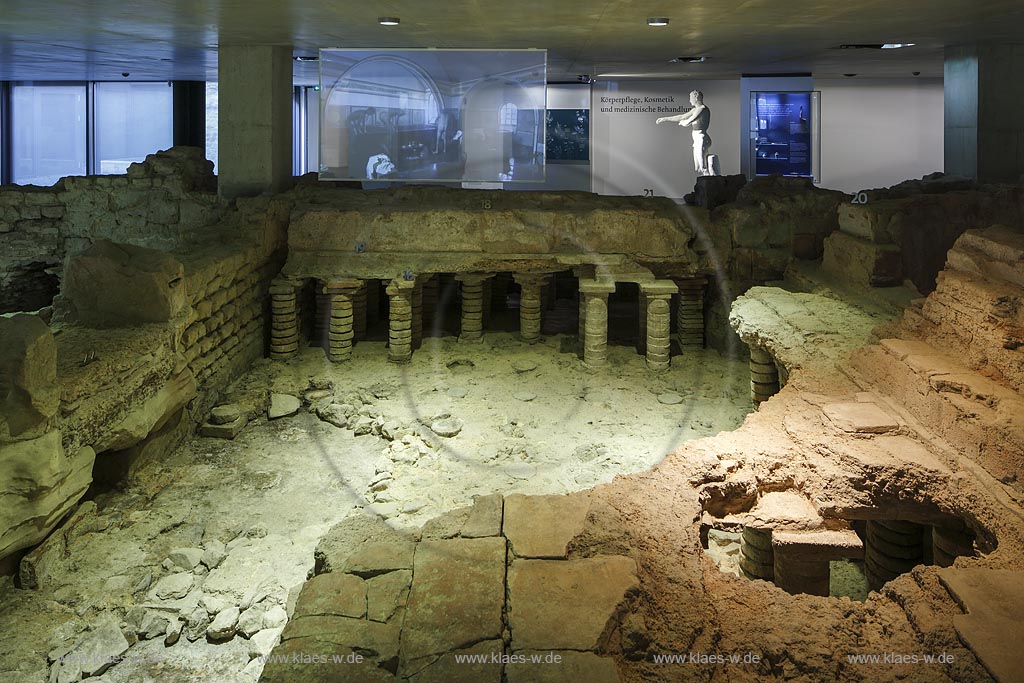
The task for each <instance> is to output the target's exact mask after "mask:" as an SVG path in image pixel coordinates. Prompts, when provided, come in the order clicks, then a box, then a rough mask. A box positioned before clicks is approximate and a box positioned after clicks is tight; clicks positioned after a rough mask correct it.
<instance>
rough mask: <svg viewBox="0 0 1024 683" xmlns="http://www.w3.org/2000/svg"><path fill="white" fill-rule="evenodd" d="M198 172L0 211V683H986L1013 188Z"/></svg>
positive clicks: (2, 196) (996, 653)
mask: <svg viewBox="0 0 1024 683" xmlns="http://www.w3.org/2000/svg"><path fill="white" fill-rule="evenodd" d="M216 182H217V181H216V179H215V178H214V176H213V175H212V173H211V164H209V163H208V162H206V161H205V160H204V159H203V157H202V155H201V153H200V152H199V151H198V150H196V149H193V148H187V147H176V148H173V149H170V150H168V151H165V152H160V153H157V154H153V155H150V156H149V157H147V158H146V160H145V161H144V162H141V163H136V164H133V165H132V166H131V167H130V168H129V169H128V172H127V174H126V175H122V176H109V177H94V176H90V177H69V178H65V179H63V180H62V181H60V182H59V183H57V184H56V185H55V186H53V187H49V188H39V187H20V186H6V187H3V188H2V189H0V207H2V213H0V220H2V221H3V223H2V225H3V234H2V235H0V237H2V238H3V240H4V242H3V244H5V245H6V247H5V251H4V253H3V256H2V258H3V267H4V271H3V277H2V279H0V284H2V287H0V293H2V297H0V300H2V302H3V306H4V308H5V309H6V312H5V313H4V315H3V317H0V335H2V339H3V342H2V344H0V357H2V362H0V370H2V375H0V377H2V382H0V387H2V395H0V399H2V402H3V412H2V421H0V467H2V470H0V471H2V472H3V476H2V479H0V485H2V487H3V488H2V500H3V506H2V508H0V521H2V524H0V556H2V558H3V564H4V569H5V574H6V577H7V578H6V579H5V580H4V581H3V583H2V588H0V616H2V623H3V624H4V637H3V639H2V640H0V672H2V673H3V679H4V680H10V681H18V682H25V683H29V682H31V683H35V682H37V681H38V682H40V683H42V682H46V681H62V682H63V681H78V680H95V681H97V682H100V681H104V682H121V681H124V682H127V681H132V682H134V681H194V680H204V681H206V680H209V681H239V682H241V681H249V682H255V681H263V682H265V683H283V682H286V681H303V682H306V681H346V682H347V681H352V682H363V681H367V682H376V681H409V682H411V683H426V682H434V681H472V682H474V683H475V682H494V683H501V682H508V683H515V682H527V681H539V682H546V681H595V682H600V683H605V682H607V683H612V682H615V681H621V682H623V683H634V682H640V681H676V680H703V681H718V680H730V681H733V680H738V681H746V680H782V679H784V680H800V681H832V680H836V681H889V680H909V681H929V682H934V681H947V680H948V681H992V680H995V681H1013V680H1020V675H1021V674H1020V671H1021V669H1020V652H1019V647H1018V648H1016V649H1015V648H1014V645H1015V643H1016V644H1019V617H1018V612H1019V610H1020V609H1022V608H1024V589H1022V586H1024V583H1022V582H1021V576H1022V574H1021V563H1022V557H1024V555H1022V552H1024V547H1022V543H1024V516H1022V496H1024V489H1022V484H1021V475H1022V471H1024V422H1022V420H1024V398H1022V396H1021V392H1022V390H1024V364H1022V362H1021V361H1022V358H1021V347H1022V346H1024V306H1022V303H1021V302H1022V294H1024V292H1022V289H1024V231H1022V229H1021V226H1024V215H1022V213H1024V202H1022V198H1024V189H1022V188H1021V187H1019V186H1013V185H998V184H984V183H979V182H977V181H968V180H964V179H957V178H949V177H943V176H941V175H938V176H931V177H926V178H924V179H922V180H918V181H908V182H905V183H902V184H899V185H897V186H894V187H891V188H888V189H880V190H873V191H871V192H870V193H869V194H870V197H869V199H870V201H868V202H867V203H860V204H856V203H852V202H851V196H850V195H845V194H843V193H840V192H834V191H829V190H823V189H818V188H816V187H814V186H813V185H812V184H811V183H810V182H809V181H805V180H804V179H787V178H781V177H778V176H775V177H767V178H758V179H756V180H754V181H750V182H745V181H743V180H742V179H739V180H738V181H737V179H736V178H735V177H730V178H702V179H701V180H700V181H698V188H697V190H698V192H697V199H698V204H697V205H678V204H676V203H674V202H672V201H669V200H667V199H659V198H643V197H607V196H598V195H592V194H588V193H581V192H512V191H488V190H458V189H450V188H439V187H422V186H410V187H403V188H399V189H393V188H392V189H380V190H363V189H358V188H357V187H351V186H347V185H344V184H336V183H317V182H316V180H315V179H310V178H301V179H299V181H298V182H297V184H296V185H295V187H294V188H292V189H290V190H287V191H281V192H276V193H267V194H263V195H261V196H257V197H251V198H241V197H240V198H237V199H235V200H233V201H226V200H224V199H222V198H220V197H219V196H218V194H217V192H216ZM730 188H731V189H730ZM931 653H934V655H935V656H936V657H940V656H941V659H937V660H935V661H931V660H929V661H928V662H927V663H926V664H922V665H919V666H911V665H910V664H909V663H906V662H903V661H902V660H899V661H896V662H895V663H892V662H891V661H889V660H891V659H892V658H893V657H897V656H898V657H906V658H909V657H911V656H916V655H920V656H921V657H923V656H924V655H925V654H928V655H929V656H931ZM861 655H863V656H865V657H869V658H868V659H863V658H862V659H856V657H858V656H861ZM873 655H879V656H881V657H883V658H884V657H888V658H889V660H885V662H884V665H883V664H879V663H878V662H877V661H873V660H871V659H870V656H873ZM733 657H734V659H731V658H733ZM673 658H674V659H673ZM922 661H923V660H922Z"/></svg>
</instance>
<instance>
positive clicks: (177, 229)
mask: <svg viewBox="0 0 1024 683" xmlns="http://www.w3.org/2000/svg"><path fill="white" fill-rule="evenodd" d="M224 210H225V206H224V205H222V204H221V203H220V201H219V200H218V198H217V194H216V179H215V178H214V176H213V166H212V164H211V163H210V162H209V161H206V160H205V159H203V157H202V153H201V152H200V150H199V149H197V148H193V147H176V148H173V149H171V150H167V151H165V152H158V153H157V154H151V155H149V156H148V157H146V160H145V161H144V162H142V163H135V164H132V165H131V166H130V167H129V168H128V173H127V175H123V176H88V177H70V178H63V179H61V180H60V181H58V182H57V183H56V184H55V185H54V186H53V187H50V188H40V187H33V186H25V187H21V186H17V185H7V186H3V187H0V313H4V312H11V311H34V310H38V309H39V308H42V307H43V306H47V305H49V303H50V301H51V300H52V299H53V297H54V295H55V294H57V292H58V290H59V287H60V284H59V276H60V273H61V270H62V264H63V262H64V259H65V257H66V256H67V255H70V254H76V253H78V252H80V251H82V250H83V249H84V248H86V247H88V246H89V245H90V244H91V243H92V242H94V241H96V240H99V239H108V240H111V241H113V242H119V243H122V244H131V245H136V246H142V247H152V248H157V249H165V250H174V249H179V248H180V247H182V246H183V245H186V244H189V243H190V242H192V241H194V240H196V239H199V238H201V237H202V234H203V229H204V228H206V227H207V226H209V225H211V224H213V223H215V222H216V221H217V220H219V219H220V217H221V216H222V215H223V213H224Z"/></svg>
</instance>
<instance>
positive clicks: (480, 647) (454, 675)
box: [409, 640, 582, 683]
mask: <svg viewBox="0 0 1024 683" xmlns="http://www.w3.org/2000/svg"><path fill="white" fill-rule="evenodd" d="M504 648H505V644H504V643H503V642H502V641H500V640H486V641H484V642H482V643H477V644H476V645H473V646H472V647H467V648H466V649H464V650H458V651H456V652H449V653H447V654H445V655H442V656H441V657H440V658H439V659H438V660H437V661H435V662H433V663H432V664H430V665H429V666H427V667H426V668H424V669H422V670H421V671H419V673H417V674H415V675H414V676H411V677H409V683H501V680H502V679H501V672H502V668H503V666H502V656H503V655H504ZM456 656H458V657H459V658H462V657H474V656H476V657H482V658H485V659H486V661H465V660H463V661H459V660H458V659H456ZM580 680H582V679H580Z"/></svg>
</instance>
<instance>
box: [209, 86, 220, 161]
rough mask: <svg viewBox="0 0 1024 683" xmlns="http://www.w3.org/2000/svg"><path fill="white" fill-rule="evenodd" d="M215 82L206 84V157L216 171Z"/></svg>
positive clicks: (216, 102) (216, 103) (216, 109)
mask: <svg viewBox="0 0 1024 683" xmlns="http://www.w3.org/2000/svg"><path fill="white" fill-rule="evenodd" d="M217 105H218V99H217V84H216V83H207V84H206V158H207V159H209V160H210V161H212V162H213V172H214V173H216V172H217V112H218V111H219V110H218V107H217Z"/></svg>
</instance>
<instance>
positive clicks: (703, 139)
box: [655, 90, 718, 176]
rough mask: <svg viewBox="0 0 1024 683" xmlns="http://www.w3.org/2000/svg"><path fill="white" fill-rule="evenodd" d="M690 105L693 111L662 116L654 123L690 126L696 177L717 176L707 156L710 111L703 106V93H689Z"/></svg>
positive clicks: (696, 91) (710, 157) (695, 91)
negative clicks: (675, 123) (666, 122)
mask: <svg viewBox="0 0 1024 683" xmlns="http://www.w3.org/2000/svg"><path fill="white" fill-rule="evenodd" d="M690 104H692V105H693V109H691V110H690V111H688V112H686V113H685V114H679V115H678V116H663V117H661V118H659V119H658V120H657V121H655V123H664V122H665V121H678V122H679V125H680V126H690V129H691V131H692V135H693V168H694V170H695V171H697V175H698V176H706V175H718V169H716V168H714V166H715V164H714V163H712V156H711V155H709V154H708V150H710V149H711V136H710V135H708V127H709V126H710V125H711V109H710V108H709V107H708V105H706V104H704V93H702V92H701V91H700V90H694V91H693V92H691V93H690Z"/></svg>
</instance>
